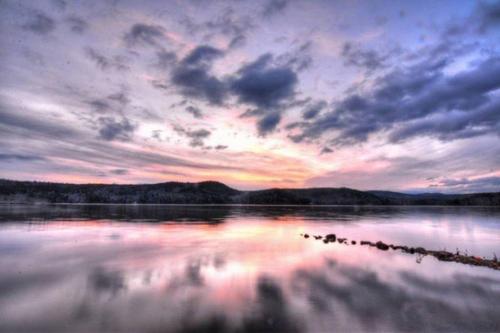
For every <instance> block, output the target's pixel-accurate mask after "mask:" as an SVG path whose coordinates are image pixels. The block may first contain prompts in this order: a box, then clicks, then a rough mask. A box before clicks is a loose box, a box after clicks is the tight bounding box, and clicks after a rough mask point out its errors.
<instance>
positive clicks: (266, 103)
mask: <svg viewBox="0 0 500 333" xmlns="http://www.w3.org/2000/svg"><path fill="white" fill-rule="evenodd" d="M272 60H273V56H272V55H271V54H265V55H263V56H261V57H259V58H258V59H257V60H255V61H254V62H252V63H250V64H247V65H245V66H243V67H242V68H241V69H240V70H239V71H238V75H237V77H236V78H234V79H233V80H232V82H231V85H230V89H231V91H232V92H233V93H234V94H235V95H236V96H237V97H238V100H239V102H241V103H246V104H251V105H254V106H256V107H259V108H263V109H269V108H274V107H278V106H279V104H280V103H281V102H283V101H285V100H287V99H291V98H293V97H294V95H295V86H296V85H297V82H298V79H297V74H295V72H294V71H293V70H292V69H290V68H288V67H273V66H272V65H271V62H272Z"/></svg>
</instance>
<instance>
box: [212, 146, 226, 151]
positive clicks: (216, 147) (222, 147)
mask: <svg viewBox="0 0 500 333" xmlns="http://www.w3.org/2000/svg"><path fill="white" fill-rule="evenodd" d="M227 147H228V146H226V145H217V146H215V147H214V149H215V150H224V149H227Z"/></svg>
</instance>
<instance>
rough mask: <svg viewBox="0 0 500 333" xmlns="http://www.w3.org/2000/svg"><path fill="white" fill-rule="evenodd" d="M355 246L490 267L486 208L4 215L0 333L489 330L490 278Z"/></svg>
mask: <svg viewBox="0 0 500 333" xmlns="http://www.w3.org/2000/svg"><path fill="white" fill-rule="evenodd" d="M304 233H309V234H312V235H325V234H328V233H335V234H336V235H337V236H341V237H346V238H347V239H348V242H347V244H339V243H337V242H336V243H329V244H324V243H323V242H322V241H321V240H315V239H314V238H312V237H310V238H308V239H305V238H304V237H302V236H301V234H304ZM351 240H355V241H356V245H353V244H352V243H351ZM361 240H369V241H375V242H376V241H378V240H382V241H384V242H386V243H392V244H403V245H408V246H415V247H416V246H422V247H425V248H427V249H433V250H444V249H446V250H448V251H453V252H455V251H456V249H458V250H459V251H461V252H466V251H467V253H468V254H474V255H477V256H484V257H487V258H492V257H493V255H494V254H496V255H497V256H500V209H498V208H486V207H474V208H465V207H347V206H346V207H340V206H339V207H300V206H296V207H293V206H290V207H272V206H269V207H263V206H168V205H151V206H148V205H144V206H142V205H47V206H43V205H40V206H22V205H4V206H0V331H2V332H4V331H5V332H61V331H68V332H69V331H71V332H233V331H236V332H267V331H274V332H334V331H335V332H375V331H379V332H401V331H405V332H408V331H417V332H421V331H432V332H435V331H447V332H448V331H452V332H456V331H469V332H481V331H484V332H494V331H496V332H498V331H500V271H498V270H493V269H490V268H486V267H476V266H470V265H464V264H460V263H455V262H442V261H438V260H437V259H436V258H434V257H432V256H421V255H411V254H406V253H401V252H398V251H380V250H378V249H376V248H373V247H368V246H361V245H359V242H360V241H361Z"/></svg>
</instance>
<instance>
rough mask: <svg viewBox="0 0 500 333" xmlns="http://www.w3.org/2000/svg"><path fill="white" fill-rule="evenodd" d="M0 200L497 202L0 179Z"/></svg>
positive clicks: (488, 197) (489, 198)
mask: <svg viewBox="0 0 500 333" xmlns="http://www.w3.org/2000/svg"><path fill="white" fill-rule="evenodd" d="M0 203H2V204H56V203H58V204H126V205H140V204H149V205H193V206H196V205H233V206H238V205H240V206H241V205H256V206H257V205H258V206H308V207H321V206H485V207H491V206H499V207H500V192H494V193H472V194H442V193H422V194H407V193H399V192H390V191H359V190H355V189H350V188H344V187H343V188H298V189H288V188H272V189H265V190H256V191H240V190H237V189H233V188H231V187H229V186H227V185H225V184H223V183H219V182H214V181H207V182H200V183H180V182H167V183H159V184H139V185H106V184H63V183H46V182H30V181H14V180H2V179H0Z"/></svg>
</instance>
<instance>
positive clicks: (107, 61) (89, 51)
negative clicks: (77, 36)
mask: <svg viewBox="0 0 500 333" xmlns="http://www.w3.org/2000/svg"><path fill="white" fill-rule="evenodd" d="M84 51H85V55H86V56H87V58H89V59H90V60H91V61H93V62H94V63H95V64H96V66H97V67H99V68H100V69H102V70H107V69H110V68H113V69H116V70H118V71H123V70H128V69H129V68H128V66H126V65H125V64H124V59H123V58H121V57H113V58H108V57H106V56H104V55H103V54H102V53H100V52H99V51H97V50H96V49H94V48H92V47H86V48H85V49H84Z"/></svg>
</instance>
